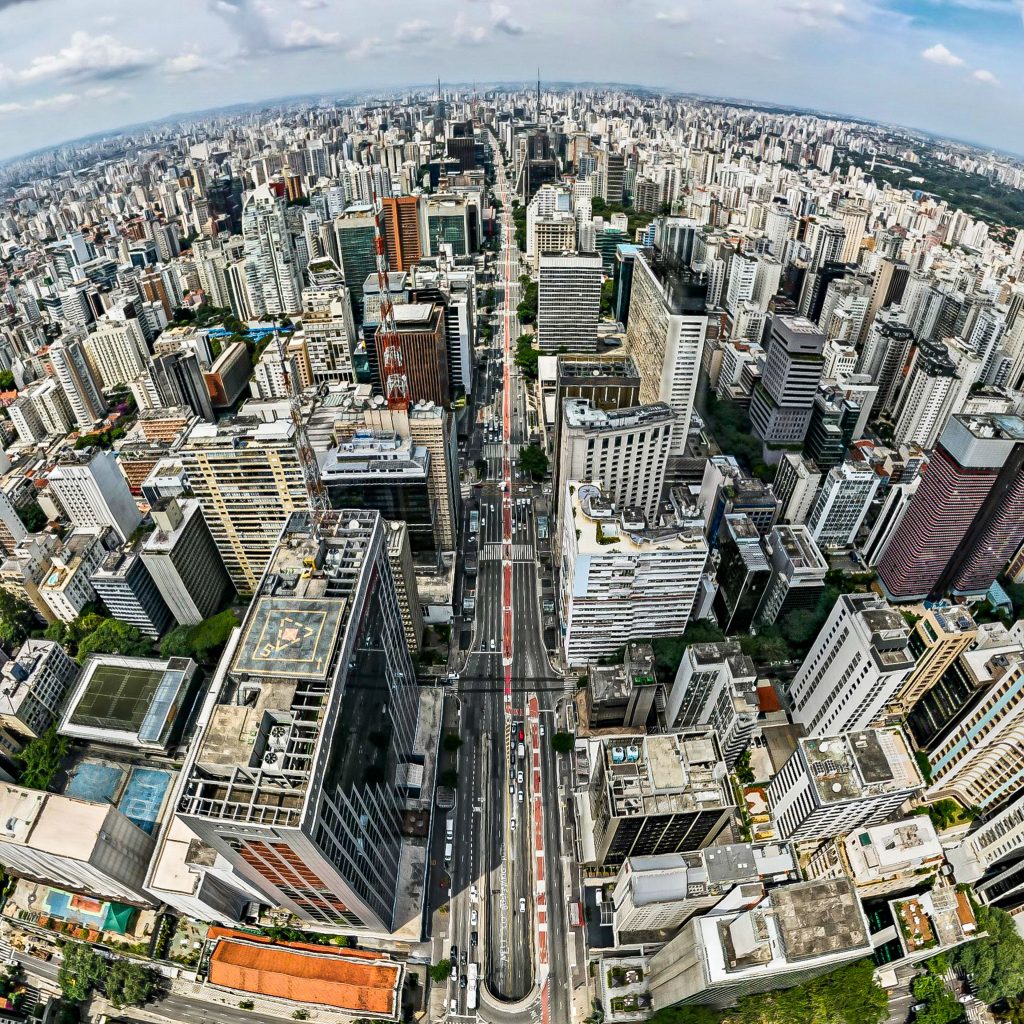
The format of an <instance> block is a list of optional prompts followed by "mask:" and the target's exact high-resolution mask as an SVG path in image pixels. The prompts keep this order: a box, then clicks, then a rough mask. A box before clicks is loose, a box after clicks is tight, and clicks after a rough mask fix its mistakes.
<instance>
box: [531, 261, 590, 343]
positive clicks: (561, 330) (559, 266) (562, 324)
mask: <svg viewBox="0 0 1024 1024" xmlns="http://www.w3.org/2000/svg"><path fill="white" fill-rule="evenodd" d="M600 312H601V257H600V256H598V255H597V254H596V253H561V254H555V253H541V256H540V272H539V278H538V286H537V341H538V344H539V346H540V349H541V351H542V352H558V351H561V350H565V351H568V352H593V351H595V350H596V348H597V321H598V317H599V315H600Z"/></svg>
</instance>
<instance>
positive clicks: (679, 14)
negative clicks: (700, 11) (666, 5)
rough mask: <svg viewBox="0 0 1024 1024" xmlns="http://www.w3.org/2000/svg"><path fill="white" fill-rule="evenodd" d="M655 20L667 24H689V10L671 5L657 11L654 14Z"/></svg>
mask: <svg viewBox="0 0 1024 1024" xmlns="http://www.w3.org/2000/svg"><path fill="white" fill-rule="evenodd" d="M654 18H655V20H656V21H664V22H665V23H666V24H668V25H689V24H690V21H691V20H692V19H691V18H690V12H689V11H686V10H684V9H683V8H682V7H673V8H671V9H670V10H667V11H658V13H657V14H656V15H655V16H654Z"/></svg>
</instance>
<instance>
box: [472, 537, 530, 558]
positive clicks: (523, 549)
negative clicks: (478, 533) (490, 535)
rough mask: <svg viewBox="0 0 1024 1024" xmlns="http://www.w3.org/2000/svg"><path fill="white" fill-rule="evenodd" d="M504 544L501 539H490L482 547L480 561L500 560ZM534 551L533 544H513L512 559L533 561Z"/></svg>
mask: <svg viewBox="0 0 1024 1024" xmlns="http://www.w3.org/2000/svg"><path fill="white" fill-rule="evenodd" d="M503 548H504V545H503V544H502V543H501V541H496V540H495V541H488V542H487V543H486V544H484V545H483V547H481V549H480V561H481V562H500V561H501V559H502V549H503ZM534 557H535V555H534V551H533V545H532V544H513V545H512V561H513V562H532V561H533V560H534Z"/></svg>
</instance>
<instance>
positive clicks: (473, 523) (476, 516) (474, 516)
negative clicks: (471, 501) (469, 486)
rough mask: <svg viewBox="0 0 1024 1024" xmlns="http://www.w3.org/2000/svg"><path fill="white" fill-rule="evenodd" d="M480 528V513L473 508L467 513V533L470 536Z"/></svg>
mask: <svg viewBox="0 0 1024 1024" xmlns="http://www.w3.org/2000/svg"><path fill="white" fill-rule="evenodd" d="M479 529H480V513H479V512H478V511H477V510H476V509H473V510H472V511H471V512H470V513H469V533H470V536H475V535H476V533H477V532H478V531H479Z"/></svg>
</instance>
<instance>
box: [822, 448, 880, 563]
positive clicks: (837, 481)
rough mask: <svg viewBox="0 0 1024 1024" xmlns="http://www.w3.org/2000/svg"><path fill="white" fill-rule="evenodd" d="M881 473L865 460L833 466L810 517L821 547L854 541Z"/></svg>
mask: <svg viewBox="0 0 1024 1024" xmlns="http://www.w3.org/2000/svg"><path fill="white" fill-rule="evenodd" d="M880 483H881V477H880V476H879V475H878V474H877V473H876V472H875V471H874V469H873V468H872V467H871V466H868V465H865V463H863V462H844V463H842V464H841V465H838V466H833V467H832V468H831V469H830V470H829V471H828V474H827V475H826V476H825V480H824V482H823V483H822V486H821V490H820V491H819V492H818V497H817V500H816V501H815V503H814V507H813V508H812V509H811V514H810V515H809V516H808V517H807V529H808V530H809V531H810V534H811V536H812V537H813V538H814V540H815V542H816V543H817V544H818V546H819V547H822V548H842V547H846V546H847V545H849V544H852V543H853V542H854V540H855V538H856V536H857V531H858V530H859V529H860V526H861V523H863V522H864V517H865V516H866V515H867V513H868V508H869V506H870V505H871V500H872V499H873V498H874V496H875V491H877V490H878V486H879V484H880Z"/></svg>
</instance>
